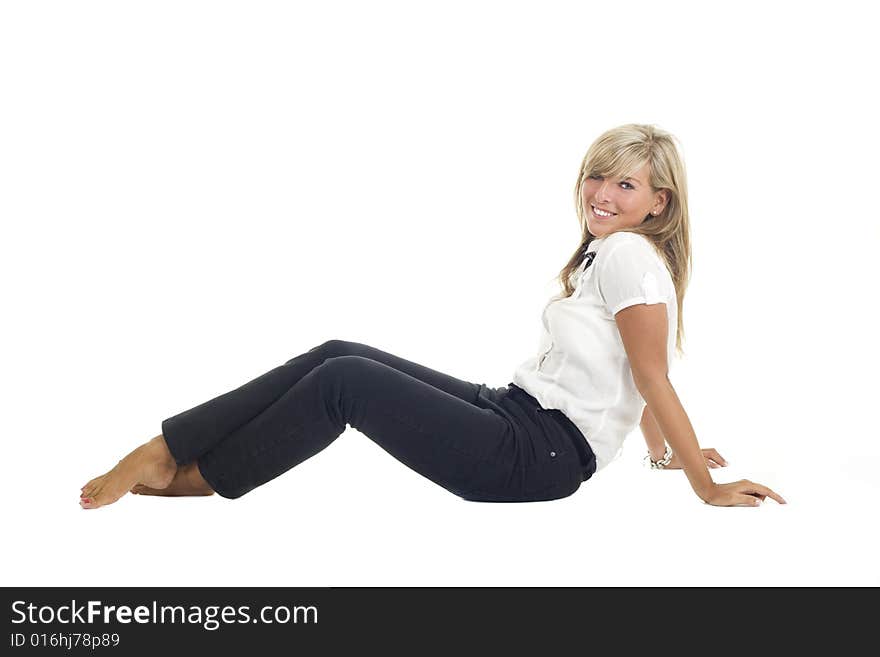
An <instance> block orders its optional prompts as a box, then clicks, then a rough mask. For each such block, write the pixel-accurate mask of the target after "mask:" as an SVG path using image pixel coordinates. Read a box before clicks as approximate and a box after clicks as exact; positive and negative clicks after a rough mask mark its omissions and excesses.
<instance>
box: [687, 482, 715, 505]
mask: <svg viewBox="0 0 880 657" xmlns="http://www.w3.org/2000/svg"><path fill="white" fill-rule="evenodd" d="M717 487H718V484H716V483H715V482H714V481H710V482H709V483H708V484H703V485H701V486H694V487H693V489H694V492H695V493H696V494H697V497H699V498H700V499H701V500H703V501H704V502H707V503H708V502H709V500H711V499H712V494H713V493H714V492H715V489H716V488H717Z"/></svg>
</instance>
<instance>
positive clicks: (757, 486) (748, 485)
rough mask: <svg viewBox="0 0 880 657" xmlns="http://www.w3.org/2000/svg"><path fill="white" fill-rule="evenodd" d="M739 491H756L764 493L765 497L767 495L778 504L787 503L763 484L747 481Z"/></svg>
mask: <svg viewBox="0 0 880 657" xmlns="http://www.w3.org/2000/svg"><path fill="white" fill-rule="evenodd" d="M741 492H743V493H758V494H760V495H764V496H765V497H769V498H771V499H773V500H775V501H776V502H777V503H779V504H786V503H787V502H786V501H785V500H784V499H782V496H781V495H779V494H778V493H775V492H773V491H772V490H770V489H769V488H767V487H766V486H763V485H761V484H755V483H752V482H747V483H746V485H745V486H744V487H743V488H742V489H741Z"/></svg>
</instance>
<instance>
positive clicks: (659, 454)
mask: <svg viewBox="0 0 880 657" xmlns="http://www.w3.org/2000/svg"><path fill="white" fill-rule="evenodd" d="M666 449H667V446H666V445H660V446H659V447H654V448H652V449H649V450H648V453H649V454H650V455H651V460H652V461H660V460H661V459H663V458H666Z"/></svg>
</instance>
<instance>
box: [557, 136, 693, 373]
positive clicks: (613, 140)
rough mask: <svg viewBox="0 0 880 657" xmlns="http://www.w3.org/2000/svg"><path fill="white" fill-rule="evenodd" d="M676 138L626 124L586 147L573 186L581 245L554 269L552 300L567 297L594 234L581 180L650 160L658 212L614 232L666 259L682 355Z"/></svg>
mask: <svg viewBox="0 0 880 657" xmlns="http://www.w3.org/2000/svg"><path fill="white" fill-rule="evenodd" d="M676 144H677V140H676V138H675V137H674V136H673V135H671V134H669V133H668V132H665V131H664V130H661V129H660V128H658V127H655V126H653V125H643V124H638V123H628V124H626V125H622V126H618V127H617V128H612V129H611V130H608V131H606V132H604V133H602V134H601V135H600V136H599V138H598V139H596V141H594V142H593V144H592V145H591V146H590V148H589V150H587V154H586V155H585V156H584V159H583V162H582V163H581V169H580V172H579V173H578V177H577V182H576V183H575V186H574V202H575V208H576V210H577V217H578V222H579V224H580V227H581V244H580V246H578V248H577V250H576V251H575V252H574V254H573V255H572V256H571V258H570V259H569V261H568V263H567V264H566V265H565V267H563V268H562V270H561V271H560V272H559V275H558V277H557V280H558V282H559V284H560V285H561V286H562V293H561V294H560V295H557V297H555V298H557V299H565V298H567V297H570V296H571V295H572V293H573V292H574V285H573V284H572V278H573V274H574V273H575V272H576V271H577V270H578V269H579V268H580V265H581V263H583V261H584V256H585V255H586V251H587V247H589V245H590V243H591V242H592V241H593V240H594V239H596V237H595V236H594V235H592V234H591V233H590V232H589V229H588V228H587V220H586V213H585V212H584V207H583V201H582V194H581V190H582V188H583V184H584V180H585V179H586V178H587V177H588V176H591V175H598V176H604V177H612V178H626V177H628V176H632V175H634V174H635V172H636V171H638V170H639V169H641V168H642V167H643V166H644V165H645V164H648V165H650V166H649V169H650V172H651V176H650V180H649V184H650V185H651V188H652V190H653V191H654V192H658V191H660V190H662V189H665V190H667V193H668V194H669V197H668V202H667V203H666V207H664V208H663V211H662V212H661V213H660V214H659V215H657V216H653V215H651V214H648V215H647V216H646V217H645V219H644V221H642V223H641V224H639V225H638V226H636V227H635V228H621V229H619V230H617V231H615V232H626V233H636V234H637V235H644V236H645V237H647V238H648V239H649V240H650V241H651V243H652V244H653V245H654V247H655V248H656V249H657V252H658V254H659V255H660V256H661V258H662V259H663V261H664V262H665V263H666V268H667V269H668V270H669V273H670V275H671V276H672V282H673V283H674V284H675V294H676V298H677V303H678V327H677V328H678V331H677V335H676V344H675V346H676V350H677V353H678V355H679V356H681V355H683V353H684V350H683V349H682V343H683V341H684V322H683V304H684V295H685V290H686V289H687V286H688V282H689V280H690V275H691V239H690V221H689V218H688V205H687V177H686V173H685V167H684V162H683V160H682V157H681V155H680V153H679V150H678V148H677V147H676Z"/></svg>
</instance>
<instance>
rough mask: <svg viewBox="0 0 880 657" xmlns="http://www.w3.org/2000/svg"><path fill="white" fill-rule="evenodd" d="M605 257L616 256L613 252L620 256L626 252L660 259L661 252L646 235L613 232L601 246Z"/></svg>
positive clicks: (600, 249) (631, 254)
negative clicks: (658, 251)
mask: <svg viewBox="0 0 880 657" xmlns="http://www.w3.org/2000/svg"><path fill="white" fill-rule="evenodd" d="M599 251H600V252H603V253H601V255H603V256H604V259H609V258H612V257H614V256H613V254H614V253H615V252H618V257H619V256H620V255H623V254H624V253H626V254H630V257H632V256H633V255H636V254H638V255H641V256H643V257H646V258H650V259H659V258H660V254H659V253H657V247H655V246H654V243H653V242H652V241H651V240H650V239H649V238H647V237H645V236H644V235H640V234H638V233H629V232H616V233H611V235H608V236H607V237H605V238H604V239H603V240H602V245H601V246H600V248H599Z"/></svg>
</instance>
